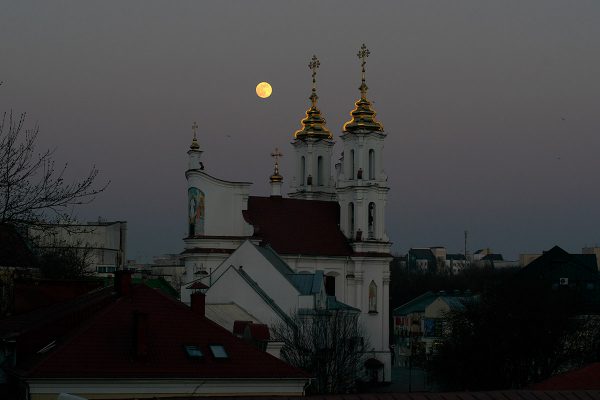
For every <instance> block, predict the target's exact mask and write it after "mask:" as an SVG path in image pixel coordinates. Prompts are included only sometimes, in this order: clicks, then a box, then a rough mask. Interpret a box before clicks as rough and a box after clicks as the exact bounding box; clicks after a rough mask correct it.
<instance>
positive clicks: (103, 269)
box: [96, 267, 117, 274]
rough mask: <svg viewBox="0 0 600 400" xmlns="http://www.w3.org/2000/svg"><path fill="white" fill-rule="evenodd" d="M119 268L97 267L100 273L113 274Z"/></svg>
mask: <svg viewBox="0 0 600 400" xmlns="http://www.w3.org/2000/svg"><path fill="white" fill-rule="evenodd" d="M116 270H117V267H96V272H98V273H99V274H112V273H114V272H115V271H116Z"/></svg>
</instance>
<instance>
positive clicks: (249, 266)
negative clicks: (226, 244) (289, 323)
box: [223, 241, 299, 312]
mask: <svg viewBox="0 0 600 400" xmlns="http://www.w3.org/2000/svg"><path fill="white" fill-rule="evenodd" d="M223 264H225V265H233V266H235V267H236V268H237V267H239V266H242V267H243V269H244V271H245V272H246V273H247V274H248V275H249V276H250V277H251V278H252V279H253V280H254V281H255V282H256V283H258V285H259V286H260V287H261V289H263V290H264V291H265V292H266V293H268V294H269V296H271V297H272V298H273V300H275V302H276V303H277V304H278V305H279V307H281V309H282V310H283V311H285V312H289V311H290V310H294V309H296V307H297V306H298V299H297V297H298V295H299V293H298V291H297V290H296V288H295V287H294V286H293V285H292V284H291V283H290V282H289V281H288V280H287V279H286V278H285V277H284V276H283V275H281V274H280V273H279V272H278V271H277V270H276V269H275V268H274V267H273V265H272V264H271V263H270V262H269V261H268V260H266V259H265V257H264V256H263V255H262V254H261V253H260V252H259V251H258V250H257V249H256V247H254V245H253V244H252V243H251V242H250V241H246V242H244V244H242V245H241V246H240V247H239V248H238V249H237V250H236V251H234V252H233V253H232V254H231V255H230V256H229V257H228V258H227V259H226V260H225V261H224V262H223Z"/></svg>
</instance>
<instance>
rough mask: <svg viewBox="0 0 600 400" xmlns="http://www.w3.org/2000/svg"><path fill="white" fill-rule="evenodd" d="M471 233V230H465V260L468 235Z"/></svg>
mask: <svg viewBox="0 0 600 400" xmlns="http://www.w3.org/2000/svg"><path fill="white" fill-rule="evenodd" d="M468 235H469V231H467V230H465V261H466V260H467V236H468Z"/></svg>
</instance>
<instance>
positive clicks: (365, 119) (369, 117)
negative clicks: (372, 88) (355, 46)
mask: <svg viewBox="0 0 600 400" xmlns="http://www.w3.org/2000/svg"><path fill="white" fill-rule="evenodd" d="M369 54H371V52H370V51H369V49H367V46H365V45H364V44H363V45H362V46H361V48H360V50H359V51H358V54H357V56H358V58H359V59H360V60H361V67H362V83H361V85H360V87H359V88H358V89H359V90H360V99H358V101H357V102H356V103H354V105H355V107H354V110H352V112H351V113H350V115H351V116H352V119H351V120H350V121H348V122H346V123H345V124H344V128H343V131H344V132H349V133H367V132H383V125H382V124H381V123H380V122H379V121H377V120H376V119H375V115H377V113H376V112H375V110H373V109H372V108H371V102H370V101H369V100H367V90H368V89H369V88H368V87H367V84H366V82H365V65H366V64H367V57H369Z"/></svg>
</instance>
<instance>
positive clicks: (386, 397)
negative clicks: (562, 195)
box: [121, 390, 600, 400]
mask: <svg viewBox="0 0 600 400" xmlns="http://www.w3.org/2000/svg"><path fill="white" fill-rule="evenodd" d="M197 399H198V397H176V398H175V397H168V398H163V400H197ZM203 399H205V400H212V399H216V400H240V398H239V397H231V396H223V397H221V396H219V397H217V396H207V397H204V398H203ZM251 399H252V400H273V399H274V397H273V396H252V397H251ZM306 399H310V400H598V399H600V392H599V391H583V390H581V391H549V392H543V391H539V392H538V391H532V390H498V391H495V392H450V393H435V392H413V393H356V394H326V395H313V396H310V397H300V396H278V397H277V400H306ZM121 400H123V399H121Z"/></svg>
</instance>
